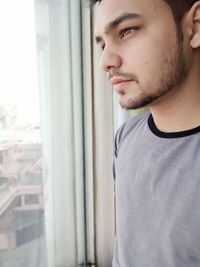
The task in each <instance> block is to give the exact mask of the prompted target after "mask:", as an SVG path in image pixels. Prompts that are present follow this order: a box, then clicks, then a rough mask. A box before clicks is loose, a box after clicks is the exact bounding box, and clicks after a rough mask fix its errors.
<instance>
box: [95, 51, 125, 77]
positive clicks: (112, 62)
mask: <svg viewBox="0 0 200 267" xmlns="http://www.w3.org/2000/svg"><path fill="white" fill-rule="evenodd" d="M121 64H122V58H121V56H120V55H119V53H118V52H117V51H116V49H113V48H111V47H105V48H104V50H103V52H102V55H101V58H100V61H99V67H100V69H101V70H103V71H106V72H109V71H110V69H112V68H120V66H121Z"/></svg>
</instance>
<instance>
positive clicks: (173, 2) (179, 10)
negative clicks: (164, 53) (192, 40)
mask: <svg viewBox="0 0 200 267" xmlns="http://www.w3.org/2000/svg"><path fill="white" fill-rule="evenodd" d="M101 1H102V0H89V2H90V5H91V6H93V5H95V4H96V3H98V2H99V3H100V2H101ZM164 1H165V2H166V3H167V4H168V5H169V6H170V7H171V9H172V12H173V15H174V18H175V20H176V22H180V20H181V18H182V17H183V15H184V14H185V13H186V12H187V11H188V10H189V9H190V8H191V7H192V6H193V4H194V3H195V2H197V1H198V0H164Z"/></svg>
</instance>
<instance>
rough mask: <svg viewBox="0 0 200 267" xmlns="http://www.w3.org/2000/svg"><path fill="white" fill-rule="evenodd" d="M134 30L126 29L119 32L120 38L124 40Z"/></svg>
mask: <svg viewBox="0 0 200 267" xmlns="http://www.w3.org/2000/svg"><path fill="white" fill-rule="evenodd" d="M135 30H136V28H133V27H130V28H126V29H123V30H121V31H120V38H121V39H122V38H124V37H126V36H127V35H129V34H131V33H133V32H134V31H135Z"/></svg>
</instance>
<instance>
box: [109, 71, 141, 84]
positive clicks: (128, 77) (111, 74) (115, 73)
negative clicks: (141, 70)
mask: <svg viewBox="0 0 200 267" xmlns="http://www.w3.org/2000/svg"><path fill="white" fill-rule="evenodd" d="M108 77H109V80H110V79H112V78H113V77H119V78H124V79H125V80H133V81H135V82H137V83H138V79H137V76H136V75H134V74H129V73H125V72H121V71H112V72H109V75H108Z"/></svg>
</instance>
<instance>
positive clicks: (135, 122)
mask: <svg viewBox="0 0 200 267" xmlns="http://www.w3.org/2000/svg"><path fill="white" fill-rule="evenodd" d="M149 115H150V112H149V111H147V112H143V113H141V114H139V115H137V116H133V117H131V118H129V119H128V120H127V121H126V122H125V123H123V124H122V125H121V126H120V128H119V129H118V131H117V133H116V137H115V143H116V144H119V143H120V142H121V141H122V140H123V139H124V138H125V137H126V136H127V135H130V134H133V133H134V131H135V130H136V128H138V127H143V126H144V124H145V123H146V122H147V120H148V117H149Z"/></svg>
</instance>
